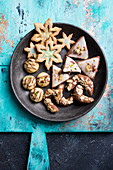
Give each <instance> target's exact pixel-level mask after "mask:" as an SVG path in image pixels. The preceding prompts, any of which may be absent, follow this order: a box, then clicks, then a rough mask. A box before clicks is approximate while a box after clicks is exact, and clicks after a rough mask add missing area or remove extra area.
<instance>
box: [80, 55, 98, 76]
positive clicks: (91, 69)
mask: <svg viewBox="0 0 113 170" xmlns="http://www.w3.org/2000/svg"><path fill="white" fill-rule="evenodd" d="M99 63H100V56H97V57H93V58H90V59H88V60H84V61H78V62H77V64H78V65H79V67H80V68H81V70H82V71H83V73H84V74H85V75H87V76H88V77H90V78H92V79H94V78H95V75H96V73H97V71H98V66H99Z"/></svg>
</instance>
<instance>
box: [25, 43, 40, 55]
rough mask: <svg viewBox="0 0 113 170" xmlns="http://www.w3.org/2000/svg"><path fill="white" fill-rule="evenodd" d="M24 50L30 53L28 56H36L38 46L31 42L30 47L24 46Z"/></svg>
mask: <svg viewBox="0 0 113 170" xmlns="http://www.w3.org/2000/svg"><path fill="white" fill-rule="evenodd" d="M24 51H26V52H27V53H28V56H27V58H30V57H34V58H36V55H37V54H36V48H35V45H34V44H33V43H32V42H30V47H25V48H24Z"/></svg>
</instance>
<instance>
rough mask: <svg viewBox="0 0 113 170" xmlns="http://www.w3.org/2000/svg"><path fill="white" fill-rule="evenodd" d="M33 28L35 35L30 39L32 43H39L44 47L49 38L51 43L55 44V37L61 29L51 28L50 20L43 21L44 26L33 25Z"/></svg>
mask: <svg viewBox="0 0 113 170" xmlns="http://www.w3.org/2000/svg"><path fill="white" fill-rule="evenodd" d="M34 26H35V30H36V31H37V33H36V34H34V35H33V37H32V38H31V40H32V41H35V42H40V43H41V44H43V45H44V43H45V41H46V40H48V39H49V38H50V37H51V38H52V41H53V43H54V44H56V43H57V39H56V37H55V36H56V35H58V34H59V32H60V31H61V28H59V27H53V23H52V22H51V19H50V18H49V19H48V20H46V21H45V23H44V25H43V24H41V23H34Z"/></svg>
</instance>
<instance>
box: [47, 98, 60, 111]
mask: <svg viewBox="0 0 113 170" xmlns="http://www.w3.org/2000/svg"><path fill="white" fill-rule="evenodd" d="M44 104H45V105H46V107H47V110H49V111H50V112H51V113H55V112H58V111H59V109H58V107H57V106H55V105H54V104H53V102H52V100H51V98H45V99H44Z"/></svg>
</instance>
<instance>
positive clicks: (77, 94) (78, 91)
mask: <svg viewBox="0 0 113 170" xmlns="http://www.w3.org/2000/svg"><path fill="white" fill-rule="evenodd" d="M83 89H84V88H83V86H81V85H77V86H76V87H75V88H74V93H73V97H74V99H75V100H77V101H78V102H80V103H91V102H94V99H93V98H92V97H88V96H85V95H84V94H83Z"/></svg>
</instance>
